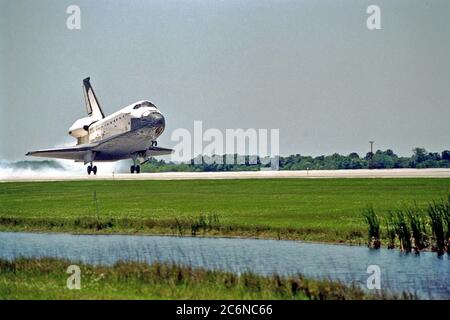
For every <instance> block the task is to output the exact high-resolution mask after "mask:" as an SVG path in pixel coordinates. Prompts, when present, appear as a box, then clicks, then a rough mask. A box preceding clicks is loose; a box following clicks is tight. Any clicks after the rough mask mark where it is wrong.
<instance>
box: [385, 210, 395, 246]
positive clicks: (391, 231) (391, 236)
mask: <svg viewBox="0 0 450 320" xmlns="http://www.w3.org/2000/svg"><path fill="white" fill-rule="evenodd" d="M395 230H396V228H395V218H394V214H393V213H392V212H391V211H389V212H388V214H387V216H386V234H387V238H388V241H389V242H388V249H394V248H395V239H396V238H397V233H396V232H395Z"/></svg>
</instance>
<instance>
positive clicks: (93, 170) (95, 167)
mask: <svg viewBox="0 0 450 320" xmlns="http://www.w3.org/2000/svg"><path fill="white" fill-rule="evenodd" d="M92 172H93V173H94V175H97V166H94V167H92Z"/></svg>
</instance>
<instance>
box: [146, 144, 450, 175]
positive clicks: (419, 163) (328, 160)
mask: <svg viewBox="0 0 450 320" xmlns="http://www.w3.org/2000/svg"><path fill="white" fill-rule="evenodd" d="M412 151H413V153H412V155H411V156H410V157H401V156H398V155H396V154H395V153H394V151H392V150H391V149H387V150H377V151H376V152H374V153H371V152H368V153H366V155H365V156H360V155H359V154H358V153H356V152H352V153H350V154H348V155H341V154H338V153H334V154H332V155H327V156H325V155H321V156H316V157H312V156H304V155H301V154H295V155H290V156H287V157H280V158H279V169H280V170H339V169H389V168H450V150H444V151H442V152H441V153H438V152H428V151H427V150H425V149H424V148H414V149H413V150H412ZM215 157H219V158H222V161H221V162H222V163H217V162H216V163H213V161H210V160H211V157H207V156H203V157H202V156H198V157H197V159H192V160H191V161H190V163H174V162H166V161H164V160H157V159H155V158H150V159H149V161H148V162H147V163H146V164H144V165H143V166H142V170H143V171H145V172H164V171H243V170H260V169H261V168H264V167H270V164H267V161H261V160H264V159H260V158H258V157H256V163H255V161H254V158H255V157H253V158H252V157H249V156H245V157H242V158H243V159H244V161H243V162H244V163H241V164H236V163H237V162H236V161H235V164H230V163H229V161H225V157H226V156H225V155H223V156H215ZM231 157H233V155H232V156H231ZM234 158H235V159H238V158H237V155H234ZM216 159H217V158H216ZM226 162H228V163H226Z"/></svg>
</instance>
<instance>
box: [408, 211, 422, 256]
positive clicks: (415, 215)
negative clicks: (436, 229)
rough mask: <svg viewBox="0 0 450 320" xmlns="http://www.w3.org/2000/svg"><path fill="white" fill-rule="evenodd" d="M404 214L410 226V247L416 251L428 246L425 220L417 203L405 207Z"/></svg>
mask: <svg viewBox="0 0 450 320" xmlns="http://www.w3.org/2000/svg"><path fill="white" fill-rule="evenodd" d="M405 212H406V216H407V217H408V220H409V225H410V227H411V239H412V241H413V243H412V248H413V249H414V250H415V251H416V253H418V252H419V251H420V250H423V249H425V248H426V247H428V236H427V231H426V221H425V215H424V212H423V210H421V209H419V208H418V207H417V205H415V206H414V207H409V208H406V209H405Z"/></svg>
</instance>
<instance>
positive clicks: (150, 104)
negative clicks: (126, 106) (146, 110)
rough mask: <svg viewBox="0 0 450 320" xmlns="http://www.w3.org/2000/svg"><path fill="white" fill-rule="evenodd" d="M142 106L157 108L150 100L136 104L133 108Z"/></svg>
mask: <svg viewBox="0 0 450 320" xmlns="http://www.w3.org/2000/svg"><path fill="white" fill-rule="evenodd" d="M142 107H151V108H156V106H155V105H154V104H153V103H151V102H150V101H144V102H142V103H139V104H137V105H135V106H134V108H133V109H139V108H142Z"/></svg>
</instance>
